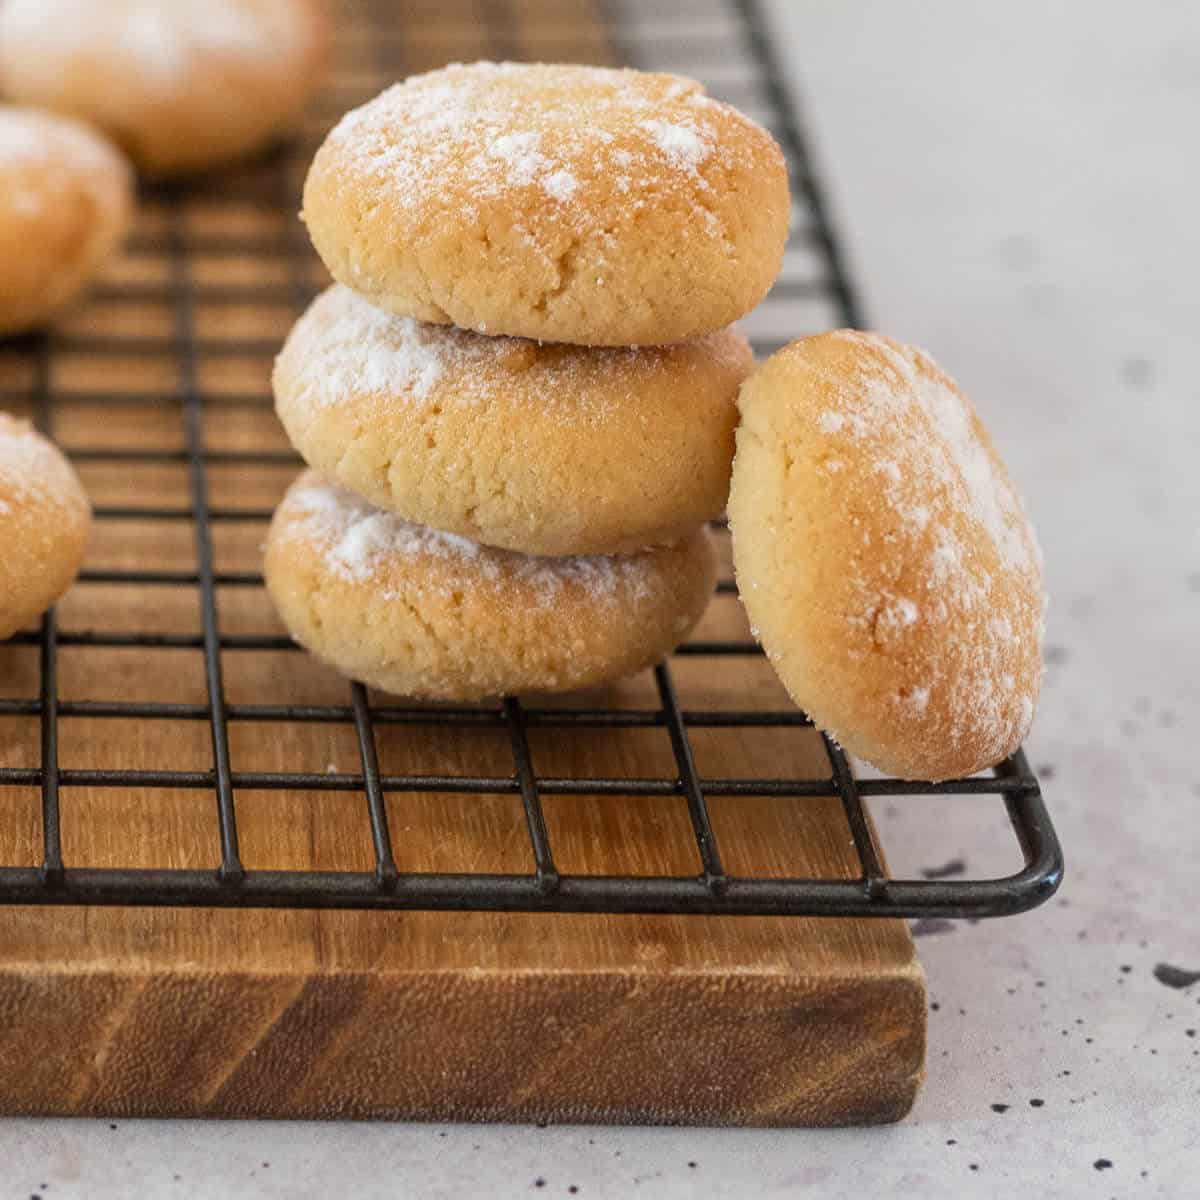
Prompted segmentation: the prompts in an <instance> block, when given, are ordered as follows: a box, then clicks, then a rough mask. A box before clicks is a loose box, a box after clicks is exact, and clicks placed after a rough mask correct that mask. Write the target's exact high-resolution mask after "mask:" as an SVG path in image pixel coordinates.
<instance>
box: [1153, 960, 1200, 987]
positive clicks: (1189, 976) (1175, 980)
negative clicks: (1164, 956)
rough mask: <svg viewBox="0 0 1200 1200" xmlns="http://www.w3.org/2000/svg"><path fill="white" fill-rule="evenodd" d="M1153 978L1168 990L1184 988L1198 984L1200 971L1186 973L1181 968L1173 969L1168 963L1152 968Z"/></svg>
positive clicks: (1158, 964)
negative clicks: (1163, 984)
mask: <svg viewBox="0 0 1200 1200" xmlns="http://www.w3.org/2000/svg"><path fill="white" fill-rule="evenodd" d="M1154 978H1155V979H1157V980H1158V982H1159V983H1165V984H1166V985H1167V987H1169V988H1185V987H1191V985H1192V984H1193V983H1196V982H1200V971H1186V970H1184V968H1183V967H1173V966H1172V965H1171V964H1170V963H1157V964H1156V965H1155V967H1154Z"/></svg>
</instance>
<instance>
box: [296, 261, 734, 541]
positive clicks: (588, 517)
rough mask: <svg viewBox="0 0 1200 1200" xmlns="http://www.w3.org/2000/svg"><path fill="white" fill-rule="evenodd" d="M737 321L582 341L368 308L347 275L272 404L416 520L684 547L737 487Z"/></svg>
mask: <svg viewBox="0 0 1200 1200" xmlns="http://www.w3.org/2000/svg"><path fill="white" fill-rule="evenodd" d="M751 365H752V356H751V352H750V347H749V346H748V345H747V343H746V341H745V339H744V338H742V337H741V336H739V335H738V334H736V333H734V332H733V331H732V330H728V329H727V330H723V331H721V332H720V333H714V334H709V335H708V336H706V337H703V338H698V339H695V340H693V341H690V342H685V343H682V344H680V345H678V346H668V347H645V348H642V349H628V350H617V349H587V348H582V347H578V346H564V345H560V344H555V343H541V344H539V343H537V342H532V341H527V340H518V339H514V338H489V337H483V336H481V335H480V334H477V333H470V332H466V331H463V330H458V329H454V328H453V327H450V326H446V325H429V324H424V323H422V322H419V321H414V320H413V319H411V318H409V317H397V316H393V315H392V314H390V313H384V312H381V311H380V310H378V309H376V308H372V307H371V305H370V304H368V303H367V302H366V301H365V300H364V299H363V298H362V297H361V296H359V295H357V294H356V293H354V292H352V291H350V290H349V289H348V288H345V287H342V286H340V285H337V284H335V285H334V286H333V287H331V288H330V289H329V290H328V291H326V292H325V293H324V294H323V295H321V296H319V297H318V298H317V300H316V301H315V302H314V303H313V305H312V307H311V308H310V309H309V310H308V312H307V313H305V315H304V316H303V317H301V319H300V321H299V322H298V323H297V324H296V326H295V328H294V329H293V330H292V332H291V335H290V336H289V338H288V340H287V343H286V344H285V346H284V348H283V352H282V354H280V356H279V359H278V361H277V363H276V365H275V375H274V389H275V404H276V409H277V411H278V413H279V418H280V420H281V421H282V422H283V425H284V428H285V429H286V430H287V433H288V436H289V437H290V438H291V440H292V443H293V444H294V445H295V447H296V449H297V450H299V451H300V453H301V454H302V455H303V456H304V458H305V459H306V460H307V461H308V463H309V464H310V465H311V466H313V467H316V468H317V469H318V470H320V471H321V472H323V473H324V474H325V475H326V476H327V477H328V478H330V479H332V480H334V481H335V482H337V483H340V484H342V485H343V486H344V487H346V488H348V489H349V490H350V491H353V492H357V493H358V494H359V495H360V496H362V497H364V498H365V499H367V500H369V501H370V502H371V503H372V504H375V505H377V506H378V507H380V508H386V509H389V510H391V511H394V512H396V513H399V514H400V516H402V517H405V518H406V519H408V520H410V521H416V522H418V523H420V524H422V525H430V526H432V527H433V528H435V529H443V530H446V531H448V532H450V533H456V534H460V535H461V536H463V537H467V538H470V539H472V540H473V541H478V542H484V543H486V544H487V545H490V546H500V547H503V548H505V549H509V550H518V551H521V552H523V553H525V554H615V553H619V552H622V551H628V550H637V549H640V548H641V547H643V546H649V545H657V544H661V543H666V542H671V541H675V540H677V539H678V538H680V537H682V536H683V535H684V534H686V533H690V532H691V531H692V530H693V529H695V528H696V527H697V526H698V525H701V524H703V523H704V522H705V521H707V520H708V519H709V518H711V517H715V516H717V515H718V514H720V513H721V512H722V511H723V509H724V507H725V500H726V498H727V497H728V495H729V468H730V464H731V462H732V460H733V430H734V426H735V424H736V423H737V409H736V407H735V405H734V400H735V397H736V395H737V389H738V385H739V384H740V383H741V381H742V379H743V378H744V377H745V376H746V374H747V372H748V371H749V370H750V367H751Z"/></svg>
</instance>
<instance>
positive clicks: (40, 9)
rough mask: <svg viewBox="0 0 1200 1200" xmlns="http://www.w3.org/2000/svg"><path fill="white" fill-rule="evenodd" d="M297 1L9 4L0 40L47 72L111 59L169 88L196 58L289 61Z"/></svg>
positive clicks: (35, 0)
mask: <svg viewBox="0 0 1200 1200" xmlns="http://www.w3.org/2000/svg"><path fill="white" fill-rule="evenodd" d="M298 12H300V9H299V7H298V6H297V5H296V4H295V3H294V0H256V3H253V4H247V3H245V0H170V2H169V3H165V2H164V0H126V2H125V3H120V4H111V3H109V4H100V3H97V2H96V0H6V3H5V4H4V5H3V6H0V35H2V36H4V37H5V38H6V39H9V40H12V41H13V42H14V43H16V44H18V45H19V46H20V47H21V49H22V51H23V52H24V53H26V54H27V55H30V56H36V57H38V58H40V59H42V60H44V62H45V64H46V69H47V70H51V69H53V70H54V71H56V72H59V73H62V72H64V71H65V70H66V69H67V68H66V67H65V65H64V60H65V62H66V63H70V61H71V60H72V59H74V58H75V57H76V56H82V55H86V54H89V53H93V52H102V53H104V54H105V55H108V56H112V55H116V56H118V57H119V59H121V60H122V61H123V62H125V63H126V64H128V65H129V66H131V68H132V69H133V70H135V71H136V73H137V78H138V81H139V84H140V85H141V86H142V87H150V88H159V89H166V88H174V87H176V86H178V84H179V82H180V81H181V80H183V79H184V78H185V77H186V73H187V72H188V70H189V69H191V68H192V67H193V65H194V64H195V62H196V60H197V58H198V57H209V56H220V57H222V58H236V59H241V60H243V61H247V62H253V63H254V64H255V65H258V66H261V65H262V64H263V63H267V64H271V63H274V62H280V61H286V60H288V59H289V57H290V56H291V54H292V53H293V51H294V49H295V46H296V43H297V40H298V38H299V37H300V36H301V35H302V33H303V29H304V22H303V20H302V19H301V18H300V17H298Z"/></svg>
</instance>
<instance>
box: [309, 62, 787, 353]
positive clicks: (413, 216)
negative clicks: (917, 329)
mask: <svg viewBox="0 0 1200 1200" xmlns="http://www.w3.org/2000/svg"><path fill="white" fill-rule="evenodd" d="M788 215H789V202H788V192H787V173H786V168H785V164H784V160H783V155H782V153H781V151H780V150H779V147H778V146H777V145H776V144H775V142H774V141H773V140H772V138H771V136H770V135H769V134H768V133H767V132H766V131H765V130H764V129H762V128H761V127H760V126H759V125H757V124H756V123H755V122H754V121H752V120H750V118H749V117H746V116H744V115H743V114H742V113H740V112H738V111H737V110H736V109H734V108H732V107H731V106H730V105H727V104H723V103H720V102H718V101H716V100H713V99H712V98H710V97H708V96H706V95H705V94H704V91H703V89H702V88H701V86H700V85H699V84H698V83H696V82H694V81H693V80H690V79H683V78H680V77H677V76H673V75H654V74H646V73H643V72H639V71H632V70H616V69H610V68H601V67H585V66H575V65H555V64H546V63H534V64H524V63H492V62H479V63H472V64H469V65H463V64H453V65H451V66H448V67H445V68H442V69H441V70H438V71H432V72H430V73H428V74H425V75H417V76H413V77H411V78H409V79H407V80H405V81H404V82H403V83H400V84H396V85H395V86H394V87H392V88H389V89H388V90H387V91H385V92H384V93H382V94H381V95H380V96H378V97H376V98H375V99H374V100H372V101H370V102H369V103H368V104H365V105H364V106H363V107H361V108H359V109H356V110H354V111H353V112H351V113H349V114H347V115H346V116H345V117H344V118H343V119H342V121H341V122H340V123H339V124H338V125H337V126H336V127H335V128H334V129H333V131H332V132H331V133H330V134H329V136H328V138H327V139H326V141H325V143H324V144H323V145H322V147H321V148H320V150H319V151H318V152H317V155H316V158H315V159H314V161H313V165H312V169H311V170H310V172H309V176H308V180H307V182H306V184H305V194H304V217H305V220H306V221H307V222H308V226H309V231H310V233H311V234H312V237H313V241H314V244H315V245H316V247H317V250H318V252H319V253H320V254H321V256H322V258H323V259H324V260H325V262H326V265H327V266H328V267H329V269H330V271H331V272H332V273H333V275H334V277H335V278H336V279H338V280H339V281H340V282H342V283H345V284H347V285H348V286H350V287H353V288H355V289H356V290H357V291H360V292H362V293H363V294H364V295H366V296H367V297H368V298H370V299H371V301H372V303H375V304H377V305H379V306H381V307H384V308H388V309H390V310H391V311H394V312H397V313H401V314H404V315H408V316H415V317H418V318H420V319H421V320H425V321H437V322H441V323H449V324H455V325H459V326H461V327H464V328H470V329H474V330H476V331H477V332H481V333H507V334H515V335H520V336H524V337H535V338H539V339H545V340H550V341H562V342H576V343H582V344H586V345H634V344H656V343H664V342H675V341H681V340H683V339H685V338H687V337H692V336H695V335H697V334H700V333H705V332H710V331H712V330H715V329H718V328H721V327H723V326H725V325H728V324H729V323H730V322H732V321H734V320H736V319H737V318H738V317H740V316H742V315H744V314H745V313H746V312H747V311H749V309H750V308H752V307H753V306H754V304H756V303H757V302H758V300H760V299H761V298H762V296H763V295H764V294H765V293H766V291H767V289H768V288H769V287H770V284H771V282H772V281H773V280H774V278H775V275H776V274H777V273H778V269H779V265H780V261H781V256H782V252H783V244H784V241H785V238H786V233H787V223H788Z"/></svg>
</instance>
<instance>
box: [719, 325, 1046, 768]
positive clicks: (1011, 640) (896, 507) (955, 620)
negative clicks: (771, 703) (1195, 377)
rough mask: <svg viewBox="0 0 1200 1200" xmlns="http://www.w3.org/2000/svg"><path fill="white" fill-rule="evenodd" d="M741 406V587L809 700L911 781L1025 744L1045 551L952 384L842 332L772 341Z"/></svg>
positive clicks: (854, 746) (854, 743)
mask: <svg viewBox="0 0 1200 1200" xmlns="http://www.w3.org/2000/svg"><path fill="white" fill-rule="evenodd" d="M739 407H740V409H741V415H742V423H741V425H740V426H739V428H738V435H737V446H738V448H737V458H736V460H735V463H734V469H733V483H732V491H731V495H730V500H729V517H730V524H731V529H732V534H733V554H734V563H735V566H736V570H737V577H738V586H739V590H740V592H741V595H742V599H743V601H744V603H745V605H746V609H747V611H748V612H749V614H750V618H751V622H752V624H753V625H754V627H755V628H756V631H757V633H758V634H759V636H760V637H761V639H762V643H763V647H764V649H765V650H766V652H767V654H768V656H769V657H770V660H771V662H772V664H773V666H774V667H775V669H776V670H777V671H778V673H779V675H780V678H781V679H782V680H783V682H784V684H785V685H786V687H787V688H788V691H789V692H790V693H791V695H792V697H793V699H794V700H795V701H796V703H797V704H799V705H800V706H801V707H802V708H804V709H805V710H806V711H807V712H808V713H809V714H810V715H811V716H812V718H813V720H814V721H815V722H816V724H817V725H818V726H819V727H820V728H822V729H825V730H827V731H828V732H829V733H830V734H832V735H833V736H834V737H836V738H837V739H838V741H839V742H841V744H842V745H843V746H845V747H846V749H847V750H850V751H852V752H853V753H855V754H857V755H859V756H861V757H862V758H864V759H866V760H867V761H868V762H870V763H872V764H873V765H875V766H876V767H879V768H880V769H882V770H884V771H888V772H890V773H893V774H896V775H899V776H902V777H904V778H911V779H923V780H938V779H946V778H949V777H952V776H958V775H969V774H971V773H973V772H975V771H979V770H982V769H983V768H985V767H988V766H991V765H993V764H994V763H996V762H998V761H999V760H1000V759H1002V758H1004V757H1005V756H1006V755H1008V754H1009V753H1011V752H1012V751H1013V750H1014V749H1016V747H1017V746H1018V745H1019V744H1020V742H1021V739H1022V738H1023V737H1024V735H1025V734H1026V732H1027V731H1028V729H1029V725H1030V722H1031V721H1032V719H1033V712H1034V705H1035V704H1036V702H1037V697H1038V691H1039V687H1040V684H1041V676H1042V655H1041V646H1042V632H1043V615H1044V612H1045V595H1044V592H1043V589H1042V576H1041V555H1040V552H1039V550H1038V545H1037V541H1036V538H1035V537H1034V533H1033V530H1032V528H1031V527H1030V524H1029V522H1028V520H1027V518H1026V515H1025V511H1024V508H1023V507H1022V504H1021V500H1020V498H1019V496H1018V495H1017V493H1016V491H1015V490H1014V488H1013V485H1012V483H1011V481H1010V480H1009V477H1008V472H1007V471H1006V470H1005V468H1004V464H1003V463H1002V462H1001V461H1000V458H999V456H998V455H997V454H996V451H995V449H994V448H993V446H992V443H991V440H990V439H989V438H988V435H987V432H986V430H985V429H984V428H983V426H982V424H981V423H980V421H979V418H978V417H977V416H976V414H975V411H974V409H973V408H972V407H971V404H970V402H969V401H968V400H967V399H966V398H965V397H964V396H963V395H962V393H961V392H960V391H959V390H958V388H957V386H956V385H955V384H954V382H953V380H951V379H950V378H949V377H948V376H946V375H945V374H944V373H943V372H942V371H941V370H940V369H939V368H938V367H937V365H936V364H935V363H934V362H933V361H932V359H930V358H929V357H927V356H926V355H925V354H923V353H922V352H921V351H919V350H915V349H913V348H911V347H908V346H904V345H901V344H899V343H897V342H893V341H890V340H888V339H886V338H882V337H877V336H874V335H872V334H866V333H855V332H851V331H847V330H843V331H839V332H835V333H828V334H823V335H821V336H819V337H812V338H806V339H804V340H802V341H799V342H794V343H792V345H790V346H788V347H785V348H784V349H783V350H781V351H780V352H779V353H778V354H776V355H774V356H773V357H772V358H770V359H769V360H768V361H767V362H766V363H765V364H764V365H763V366H762V367H761V368H760V369H759V370H758V371H757V372H756V373H755V374H754V375H753V376H752V377H751V379H750V380H748V381H747V382H746V384H745V385H744V386H743V388H742V392H741V395H740V398H739Z"/></svg>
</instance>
